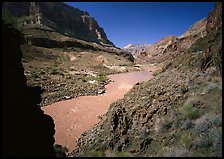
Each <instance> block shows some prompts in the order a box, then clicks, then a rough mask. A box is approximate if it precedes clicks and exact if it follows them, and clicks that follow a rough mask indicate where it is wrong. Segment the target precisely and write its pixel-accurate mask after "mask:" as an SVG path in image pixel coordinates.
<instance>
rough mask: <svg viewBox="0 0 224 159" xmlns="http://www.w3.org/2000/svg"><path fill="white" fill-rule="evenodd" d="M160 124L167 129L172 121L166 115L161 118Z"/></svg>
mask: <svg viewBox="0 0 224 159" xmlns="http://www.w3.org/2000/svg"><path fill="white" fill-rule="evenodd" d="M162 125H163V127H164V128H165V129H169V128H171V126H172V121H171V120H170V119H169V118H168V117H163V118H162Z"/></svg>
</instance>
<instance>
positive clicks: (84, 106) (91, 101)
mask: <svg viewBox="0 0 224 159" xmlns="http://www.w3.org/2000/svg"><path fill="white" fill-rule="evenodd" d="M154 70H155V67H154V66H153V65H150V66H149V65H148V66H146V67H144V71H138V72H129V73H121V74H113V75H109V76H108V77H109V78H110V80H111V81H112V82H110V83H109V84H107V85H106V91H105V93H104V94H102V95H99V96H81V97H78V98H74V99H70V100H66V101H60V102H56V103H53V104H51V105H48V106H45V107H41V109H42V110H43V111H44V113H45V114H48V115H50V116H51V117H52V118H53V119H54V123H55V130H56V132H55V136H54V137H55V144H60V145H62V146H66V147H67V148H68V149H69V151H72V150H74V148H75V146H76V141H77V139H78V138H79V137H80V135H81V134H82V133H83V132H85V131H86V130H88V129H90V128H91V127H93V126H94V125H95V124H97V123H99V121H100V120H99V118H98V116H100V115H103V114H105V113H106V112H107V110H108V109H109V106H110V103H112V102H113V101H116V100H118V99H120V98H123V96H124V94H125V93H127V92H128V91H129V90H130V89H131V88H132V87H133V86H134V85H135V84H136V83H137V82H142V81H147V80H150V79H151V78H152V77H153V76H152V72H153V71H154Z"/></svg>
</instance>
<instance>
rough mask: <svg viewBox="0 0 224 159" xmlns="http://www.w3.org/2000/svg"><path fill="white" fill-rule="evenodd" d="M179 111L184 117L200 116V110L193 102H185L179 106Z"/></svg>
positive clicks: (193, 117)
mask: <svg viewBox="0 0 224 159" xmlns="http://www.w3.org/2000/svg"><path fill="white" fill-rule="evenodd" d="M179 112H180V113H181V114H182V115H184V117H186V118H189V119H195V118H197V117H198V111H197V109H196V108H194V107H193V105H192V104H184V105H183V106H182V107H180V108H179Z"/></svg>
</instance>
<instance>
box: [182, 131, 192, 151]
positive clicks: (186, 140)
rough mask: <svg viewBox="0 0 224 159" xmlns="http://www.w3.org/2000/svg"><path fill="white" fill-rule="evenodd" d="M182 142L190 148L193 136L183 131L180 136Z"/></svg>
mask: <svg viewBox="0 0 224 159" xmlns="http://www.w3.org/2000/svg"><path fill="white" fill-rule="evenodd" d="M180 143H181V144H182V145H183V146H184V147H185V148H187V149H189V148H190V146H191V143H192V137H191V136H190V135H189V134H188V133H183V134H182V136H181V137H180Z"/></svg>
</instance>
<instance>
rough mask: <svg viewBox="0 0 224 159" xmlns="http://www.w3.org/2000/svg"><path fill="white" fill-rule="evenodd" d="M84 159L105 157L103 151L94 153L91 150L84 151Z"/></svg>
mask: <svg viewBox="0 0 224 159" xmlns="http://www.w3.org/2000/svg"><path fill="white" fill-rule="evenodd" d="M84 156H85V157H105V153H104V152H103V151H95V150H91V151H86V152H85V153H84Z"/></svg>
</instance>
